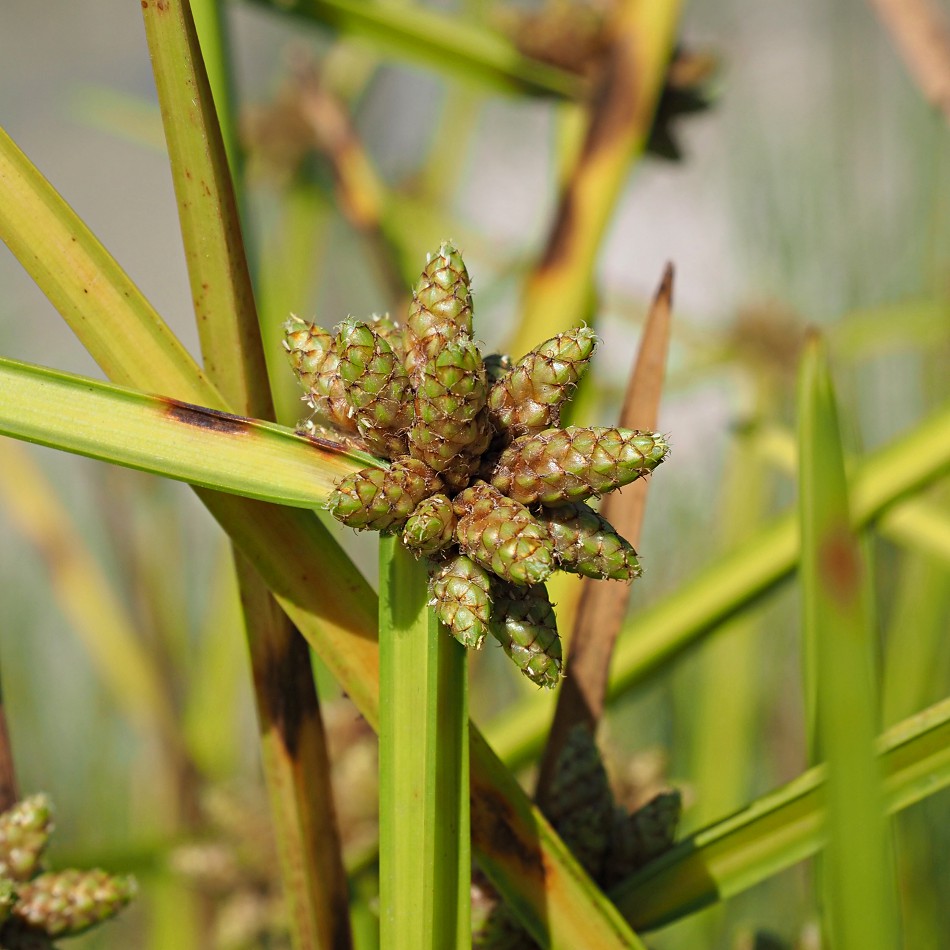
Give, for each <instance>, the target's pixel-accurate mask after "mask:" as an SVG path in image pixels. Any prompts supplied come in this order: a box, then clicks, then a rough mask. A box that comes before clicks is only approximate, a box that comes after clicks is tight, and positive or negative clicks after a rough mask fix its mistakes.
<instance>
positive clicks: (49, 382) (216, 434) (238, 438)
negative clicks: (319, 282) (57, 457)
mask: <svg viewBox="0 0 950 950" xmlns="http://www.w3.org/2000/svg"><path fill="white" fill-rule="evenodd" d="M0 388H2V390H3V392H4V398H3V401H2V403H0V432H2V433H3V434H4V435H9V436H13V437H14V438H18V439H23V440H25V441H28V442H35V443H38V444H40V445H47V446H51V447H52V448H57V449H61V450H64V451H67V452H73V453H76V454H79V455H85V456H88V457H89V458H95V459H100V460H102V461H107V462H112V463H114V464H116V465H123V466H125V467H127V468H135V469H139V470H140V471H145V472H151V473H153V474H156V475H164V476H166V477H168V478H174V479H177V480H179V481H185V482H189V483H190V484H192V485H198V486H201V487H204V488H214V489H217V490H219V491H226V492H231V493H234V494H239V495H243V496H245V497H247V498H256V499H259V500H262V501H270V502H276V503H278V504H283V505H292V506H294V507H300V508H316V507H320V506H322V505H323V503H324V502H325V501H326V499H327V497H328V495H329V494H330V492H331V491H332V490H333V487H334V484H335V483H336V481H337V480H338V479H339V478H342V477H343V476H344V475H346V474H349V473H350V472H353V471H356V470H358V469H359V468H363V467H364V466H365V465H366V464H372V463H373V460H372V459H371V458H370V457H369V456H357V455H350V454H348V453H346V452H335V451H328V450H326V449H323V448H320V447H319V446H318V445H316V444H314V443H313V442H311V440H310V439H308V438H307V437H306V436H301V435H297V434H296V433H295V432H294V431H293V430H291V429H286V428H284V427H283V426H279V425H276V424H275V423H268V422H261V421H259V420H256V419H247V418H245V417H244V416H235V415H232V414H230V413H225V412H222V411H220V410H216V409H208V408H206V407H204V406H194V405H192V404H190V403H185V402H181V401H180V400H176V399H169V398H167V397H164V396H149V395H146V394H145V393H140V392H137V391H135V390H131V389H124V388H120V387H118V386H111V385H109V384H108V383H101V382H97V381H96V380H92V379H87V378H85V377H80V376H73V375H71V374H68V373H60V372H56V371H55V370H49V369H44V368H43V367H38V366H31V365H28V364H25V363H18V362H15V361H13V360H6V359H0Z"/></svg>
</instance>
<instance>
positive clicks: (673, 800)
mask: <svg viewBox="0 0 950 950" xmlns="http://www.w3.org/2000/svg"><path fill="white" fill-rule="evenodd" d="M682 805H683V803H682V798H681V796H680V793H679V792H678V791H670V792H661V793H660V794H659V795H657V796H656V797H655V798H652V799H650V801H648V802H647V803H646V804H645V805H644V806H643V807H642V808H639V809H638V810H637V811H635V812H634V813H633V814H632V815H629V814H627V812H626V811H625V810H624V809H623V808H617V809H616V812H615V815H614V822H613V831H612V832H611V835H610V847H609V848H608V850H607V857H606V861H605V865H604V878H603V883H604V885H605V886H606V887H610V886H611V885H612V884H616V883H617V882H619V881H622V880H623V879H624V878H625V877H628V876H629V875H630V874H632V873H633V872H634V871H636V870H637V869H638V868H641V867H643V865H645V864H646V863H647V862H648V861H652V860H653V859H654V858H656V857H659V855H661V854H662V853H663V852H664V851H667V850H668V849H669V848H671V847H672V846H673V839H674V837H675V835H676V826H677V824H678V823H679V819H680V812H681V811H682Z"/></svg>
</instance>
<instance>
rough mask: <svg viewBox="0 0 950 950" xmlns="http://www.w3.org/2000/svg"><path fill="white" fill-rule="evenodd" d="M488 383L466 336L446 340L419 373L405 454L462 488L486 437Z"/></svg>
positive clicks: (476, 353) (475, 462)
mask: <svg viewBox="0 0 950 950" xmlns="http://www.w3.org/2000/svg"><path fill="white" fill-rule="evenodd" d="M487 396H488V387H487V384H486V381H485V369H484V366H483V364H482V360H481V357H480V356H479V354H478V349H477V348H476V346H475V344H474V343H472V342H471V340H457V341H454V342H450V343H446V344H445V346H444V347H443V348H442V349H441V350H440V351H439V352H438V354H436V355H435V356H434V357H432V358H431V359H428V360H426V361H425V362H424V363H423V364H422V366H421V368H420V372H419V381H418V385H417V387H416V394H415V401H414V417H413V424H412V427H411V428H410V429H409V452H410V454H411V455H412V456H414V457H415V458H418V459H421V460H422V461H423V462H425V463H426V464H427V465H428V466H429V467H430V468H432V469H434V470H435V471H437V472H442V473H445V478H446V481H447V482H448V484H449V485H451V486H452V487H453V488H456V489H457V488H463V487H464V486H465V485H466V484H467V483H468V480H469V478H470V477H471V475H472V472H473V471H474V470H475V468H476V467H477V465H478V461H479V458H480V456H481V454H482V452H484V451H485V449H487V448H488V443H489V441H490V440H491V428H490V426H489V424H488V414H487V411H486V409H485V400H486V398H487Z"/></svg>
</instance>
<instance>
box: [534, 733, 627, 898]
mask: <svg viewBox="0 0 950 950" xmlns="http://www.w3.org/2000/svg"><path fill="white" fill-rule="evenodd" d="M545 797H546V800H547V805H546V807H545V809H544V815H545V817H546V818H547V819H548V821H550V822H551V824H552V825H553V826H554V829H555V831H557V833H558V834H559V835H560V836H561V839H562V840H563V841H564V843H565V844H566V845H567V846H568V847H569V848H570V849H571V852H572V853H573V855H574V857H576V858H577V860H578V861H580V863H581V865H582V867H583V868H584V870H585V871H587V873H588V874H590V876H591V877H593V878H594V880H599V878H600V875H601V872H602V871H603V866H604V857H605V855H606V853H607V847H608V842H609V839H610V834H611V829H612V827H613V820H614V797H613V793H612V792H611V790H610V783H609V782H608V780H607V770H606V769H605V768H604V763H603V761H602V760H601V757H600V751H599V750H598V748H597V744H596V743H595V742H594V737H593V735H592V734H591V731H590V729H588V728H587V727H586V726H585V725H584V724H582V723H578V724H577V725H575V726H574V727H573V728H572V729H571V730H570V732H568V734H567V739H566V741H565V743H564V748H563V749H562V750H561V754H560V755H559V756H558V760H557V764H556V766H555V768H554V774H553V775H552V777H551V786H550V788H549V790H548V794H547V795H546V796H545Z"/></svg>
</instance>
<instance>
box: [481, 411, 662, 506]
mask: <svg viewBox="0 0 950 950" xmlns="http://www.w3.org/2000/svg"><path fill="white" fill-rule="evenodd" d="M668 451H669V446H668V445H667V443H666V440H665V439H664V438H663V436H661V435H659V434H658V433H655V432H640V431H637V430H635V429H615V428H608V427H596V428H582V427H580V426H568V427H567V428H566V429H546V430H545V431H544V432H539V433H537V434H535V435H523V436H521V437H520V438H518V439H515V441H514V442H512V443H511V445H510V446H508V448H507V449H505V451H504V452H502V454H501V456H500V457H499V459H498V462H497V464H496V466H495V472H494V474H493V476H492V484H493V485H494V486H495V487H496V488H497V489H498V490H499V491H501V492H502V493H503V494H505V495H507V496H508V497H509V498H513V499H514V500H515V501H520V502H521V503H522V504H524V505H533V504H536V503H538V502H540V503H541V504H543V505H549V506H552V507H553V506H556V505H563V504H564V503H565V502H569V501H581V500H583V499H584V498H590V497H591V496H592V495H600V494H603V493H604V492H609V491H613V489H615V488H620V487H621V486H623V485H627V484H629V483H630V482H632V481H633V480H634V479H636V478H640V477H641V476H643V475H646V474H648V473H649V472H652V471H653V469H655V468H656V467H657V465H659V464H660V462H662V461H663V459H664V458H665V457H666V454H667V452H668Z"/></svg>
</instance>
